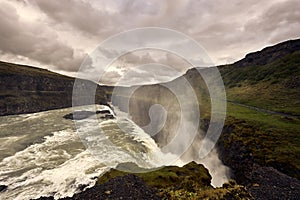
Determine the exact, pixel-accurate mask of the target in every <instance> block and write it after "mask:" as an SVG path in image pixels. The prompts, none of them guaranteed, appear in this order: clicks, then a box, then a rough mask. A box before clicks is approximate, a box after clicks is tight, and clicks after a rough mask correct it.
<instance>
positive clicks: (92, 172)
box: [0, 106, 227, 200]
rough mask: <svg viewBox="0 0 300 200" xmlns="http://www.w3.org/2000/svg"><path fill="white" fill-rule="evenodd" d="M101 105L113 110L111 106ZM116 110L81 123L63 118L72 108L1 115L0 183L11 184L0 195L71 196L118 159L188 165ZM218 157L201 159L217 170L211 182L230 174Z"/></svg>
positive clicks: (145, 164) (146, 165) (143, 163)
mask: <svg viewBox="0 0 300 200" xmlns="http://www.w3.org/2000/svg"><path fill="white" fill-rule="evenodd" d="M76 109H77V110H86V108H85V107H78V108H76ZM97 109H98V110H108V111H109V112H111V114H114V113H113V112H112V111H111V110H110V108H109V107H107V106H97ZM115 111H116V113H117V114H116V116H115V117H116V118H115V119H100V118H98V117H89V118H86V119H83V120H77V121H76V125H77V126H75V124H74V121H73V120H69V119H64V118H63V116H65V115H66V114H69V113H72V112H73V109H72V108H66V109H58V110H51V111H45V112H39V113H33V114H22V115H12V116H2V117H0V130H1V131H0V185H7V186H8V188H7V190H5V191H2V192H0V199H8V200H9V199H14V200H15V199H22V200H23V199H34V198H38V197H40V196H54V197H55V198H56V199H58V198H61V197H66V196H72V195H73V194H74V193H76V192H79V191H80V188H81V189H82V188H85V187H91V186H93V185H94V184H95V182H96V179H97V177H99V176H100V175H101V174H103V173H104V172H106V171H107V170H109V169H110V168H113V167H116V166H117V165H118V164H119V163H125V162H132V163H136V164H137V165H139V166H141V167H144V168H153V167H158V166H162V165H167V164H169V165H170V164H172V165H178V166H182V165H183V164H184V162H182V161H181V160H178V159H177V158H176V156H174V155H172V154H166V153H162V152H161V150H160V148H159V147H158V146H157V145H156V143H155V142H154V140H153V139H152V138H151V137H150V136H149V135H148V134H146V133H145V132H144V131H143V130H142V129H141V128H140V127H138V126H137V125H136V124H135V123H133V122H132V121H131V120H130V119H129V118H128V117H127V115H126V113H122V112H120V111H118V110H115ZM95 120H96V122H97V125H98V126H99V127H101V130H103V131H102V133H100V132H99V127H95V126H94V125H95ZM78 125H79V126H78ZM76 127H77V129H76ZM120 127H121V128H120ZM79 136H80V137H79ZM84 144H85V145H84ZM86 147H88V148H86ZM215 160H216V159H215V158H213V159H209V157H208V159H207V160H206V161H205V160H204V162H203V163H204V165H206V166H207V167H208V168H209V170H211V169H213V170H215V172H214V171H213V170H212V171H211V172H212V173H213V174H212V176H213V183H214V176H218V177H217V179H215V180H217V181H219V180H218V179H219V178H220V177H221V179H222V180H221V182H222V183H223V182H224V181H226V180H227V178H226V177H225V178H224V177H222V176H223V174H222V173H221V174H220V173H219V172H220V170H218V169H220V164H219V162H220V161H218V163H217V164H215ZM205 162H206V163H205ZM221 167H222V166H221ZM210 168H211V169H210ZM221 171H222V170H221Z"/></svg>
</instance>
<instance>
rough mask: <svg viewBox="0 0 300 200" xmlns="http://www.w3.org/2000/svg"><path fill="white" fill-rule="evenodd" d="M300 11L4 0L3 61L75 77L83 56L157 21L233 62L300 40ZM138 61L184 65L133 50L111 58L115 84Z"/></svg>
mask: <svg viewBox="0 0 300 200" xmlns="http://www.w3.org/2000/svg"><path fill="white" fill-rule="evenodd" d="M299 8H300V1H299V0H263V1H256V0H243V1H240V0H228V1H224V0H211V1H207V0H165V1H163V0H143V1H140V0H109V1H107V0H1V1H0V23H1V24H0V60H3V61H9V62H15V63H22V64H29V65H34V66H37V67H42V68H47V69H50V70H53V71H57V72H59V73H63V74H67V75H71V76H76V75H77V71H78V68H79V66H80V65H81V63H82V62H83V60H84V58H86V56H87V55H88V54H89V53H91V52H92V51H93V50H94V49H95V48H96V47H97V46H98V45H99V44H100V43H101V42H103V41H104V40H105V39H107V38H108V37H110V36H112V35H114V34H118V33H120V32H123V31H127V30H129V29H134V28H142V27H153V26H154V27H163V28H168V29H174V30H176V31H179V32H182V33H184V34H186V35H188V36H189V37H191V38H193V39H194V40H196V41H197V42H198V43H199V44H200V45H202V46H203V48H204V49H205V50H206V52H207V54H208V55H209V57H210V58H211V60H212V62H213V63H214V64H216V65H219V64H226V63H232V62H234V61H236V60H238V59H241V58H243V57H244V56H245V54H247V53H249V52H252V51H257V50H260V49H262V48H263V47H265V46H268V45H272V44H276V43H279V42H281V41H285V40H288V39H295V38H299V37H300V20H299V19H300V11H299V10H300V9H299ZM110 53H111V52H107V54H110ZM126 57H127V58H126ZM133 58H134V59H133ZM133 60H134V62H132V61H133ZM136 60H138V61H141V62H139V64H143V66H146V67H144V68H147V62H156V63H163V64H169V63H176V64H174V65H184V62H182V61H180V59H178V58H176V56H174V55H170V54H169V53H159V52H157V51H153V50H152V51H148V52H145V51H143V52H135V53H131V54H128V55H127V56H124V57H123V58H120V59H119V60H117V61H116V62H115V63H114V67H113V68H112V69H110V70H109V71H108V72H107V73H108V74H107V77H109V80H110V82H111V83H113V82H114V79H118V77H121V76H122V75H124V74H125V73H126V70H128V69H130V67H128V66H133V63H137V61H136ZM148 68H151V67H149V66H148ZM154 68H155V67H154ZM175 68H176V67H175ZM139 70H140V69H139ZM141 71H142V70H140V71H139V72H140V73H143V72H141ZM179 71H180V70H179ZM136 72H138V70H137V71H136ZM149 73H154V72H153V70H152V72H149ZM170 74H172V76H174V75H175V74H176V73H171V72H170ZM158 76H160V77H162V76H166V73H165V71H163V72H162V74H159V75H158ZM153 77H154V78H155V75H153ZM153 77H152V78H153ZM159 80H160V79H159Z"/></svg>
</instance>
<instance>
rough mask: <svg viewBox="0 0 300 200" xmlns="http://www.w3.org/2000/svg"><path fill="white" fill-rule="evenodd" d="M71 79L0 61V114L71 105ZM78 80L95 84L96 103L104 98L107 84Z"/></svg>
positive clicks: (85, 87) (86, 85)
mask: <svg viewBox="0 0 300 200" xmlns="http://www.w3.org/2000/svg"><path fill="white" fill-rule="evenodd" d="M74 81H75V79H74V78H71V77H67V76H64V75H60V74H57V73H54V72H51V71H48V70H45V69H39V68H35V67H30V66H23V65H16V64H11V63H5V62H0V116H1V115H11V114H21V113H32V112H38V111H44V110H50V109H58V108H65V107H71V106H72V92H73V85H74ZM78 81H79V82H80V83H81V85H82V89H83V90H89V89H90V88H92V89H94V88H97V89H96V94H95V103H98V104H105V103H106V102H107V98H108V95H107V91H109V90H111V88H110V87H100V86H97V85H96V84H95V83H93V82H91V81H87V80H82V79H79V80H78ZM81 98H85V97H84V96H82V97H81Z"/></svg>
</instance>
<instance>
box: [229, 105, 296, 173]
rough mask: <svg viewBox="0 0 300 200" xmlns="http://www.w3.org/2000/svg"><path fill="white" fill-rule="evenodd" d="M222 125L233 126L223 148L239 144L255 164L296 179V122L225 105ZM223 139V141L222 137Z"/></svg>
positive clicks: (291, 119)
mask: <svg viewBox="0 0 300 200" xmlns="http://www.w3.org/2000/svg"><path fill="white" fill-rule="evenodd" d="M227 114H228V117H227V119H226V126H233V127H234V128H233V130H232V132H231V133H230V137H229V138H228V139H227V140H226V141H225V143H226V144H227V145H232V143H233V142H237V141H240V142H242V143H243V145H244V146H245V147H246V148H247V149H249V150H250V151H251V153H252V154H253V158H254V159H255V161H256V162H258V163H260V164H262V165H269V166H273V167H275V168H277V169H278V170H279V171H282V172H284V173H286V174H288V175H290V176H293V177H296V178H300V174H299V172H300V159H299V155H300V138H299V130H300V120H299V119H297V118H289V117H281V116H277V115H271V114H266V113H261V112H259V111H255V110H251V109H249V108H245V107H241V106H238V105H232V104H229V105H228V113H227ZM223 139H224V138H223Z"/></svg>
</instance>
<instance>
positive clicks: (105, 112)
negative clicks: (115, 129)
mask: <svg viewBox="0 0 300 200" xmlns="http://www.w3.org/2000/svg"><path fill="white" fill-rule="evenodd" d="M96 114H110V111H109V110H97V111H96Z"/></svg>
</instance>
